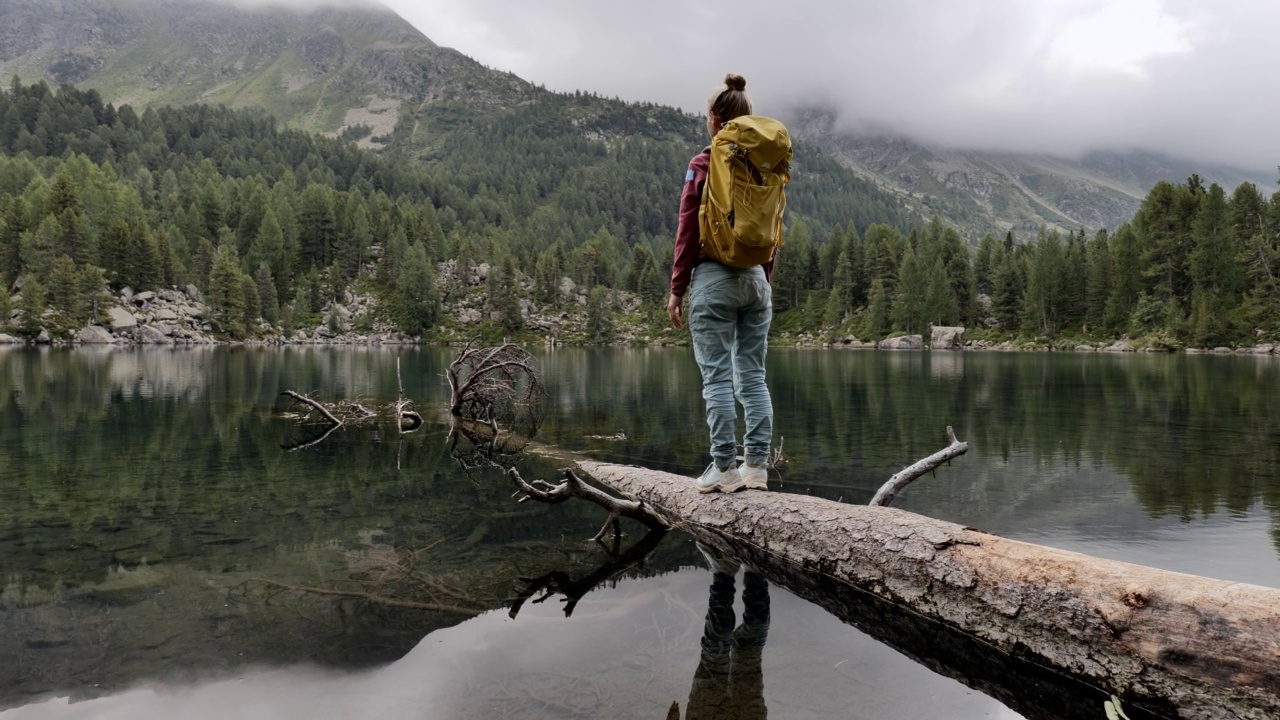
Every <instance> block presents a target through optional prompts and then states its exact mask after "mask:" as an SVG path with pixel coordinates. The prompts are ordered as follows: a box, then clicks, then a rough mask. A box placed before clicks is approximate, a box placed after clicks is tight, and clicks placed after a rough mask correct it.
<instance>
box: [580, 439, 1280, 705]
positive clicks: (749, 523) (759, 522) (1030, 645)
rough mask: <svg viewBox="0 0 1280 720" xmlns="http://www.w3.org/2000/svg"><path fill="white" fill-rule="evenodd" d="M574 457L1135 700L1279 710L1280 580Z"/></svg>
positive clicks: (762, 550)
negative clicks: (1231, 578) (1165, 566)
mask: <svg viewBox="0 0 1280 720" xmlns="http://www.w3.org/2000/svg"><path fill="white" fill-rule="evenodd" d="M575 464H576V466H577V468H578V469H579V470H581V471H582V472H585V473H586V474H588V475H590V476H591V477H593V478H594V479H596V480H597V481H598V482H600V483H602V484H604V485H606V486H608V487H610V488H612V489H613V490H615V491H617V492H619V493H621V494H623V495H625V496H627V497H629V498H632V499H635V500H637V501H643V502H644V504H645V506H646V507H647V509H648V510H650V511H651V512H652V513H654V514H655V515H657V516H659V517H660V518H662V519H663V520H664V521H665V522H666V523H667V524H669V525H670V526H672V527H675V528H680V529H685V530H688V531H690V532H692V533H694V534H695V535H697V536H702V537H706V536H715V537H718V538H721V540H722V542H723V543H724V545H725V547H726V548H727V549H728V550H729V551H730V552H731V553H732V554H734V555H736V556H739V559H741V560H743V561H745V562H755V563H757V564H761V563H762V558H766V559H768V558H771V559H774V560H776V561H778V562H781V563H786V564H789V565H790V566H793V567H794V568H798V569H799V571H800V575H801V576H802V577H803V576H806V575H808V576H812V577H813V578H820V579H824V580H826V581H830V582H834V583H838V584H842V585H847V586H849V587H851V588H854V589H856V590H858V591H861V592H865V593H868V594H869V595H871V596H874V597H875V598H878V599H879V600H882V601H884V602H887V603H890V604H891V605H892V606H894V607H897V608H900V609H903V610H906V611H909V612H911V613H915V614H918V615H920V616H922V617H923V618H927V619H929V620H931V621H936V622H939V623H942V624H943V625H945V626H947V627H950V628H954V629H955V630H957V631H959V632H960V633H963V634H964V635H966V636H969V637H971V638H974V639H975V640H976V641H979V642H981V643H985V644H988V645H990V646H991V647H992V648H994V649H995V650H996V651H998V652H1000V653H1003V654H1004V655H1007V656H1009V657H1011V658H1015V659H1018V660H1019V661H1021V662H1027V663H1031V664H1034V665H1038V666H1043V667H1046V668H1050V669H1052V670H1054V671H1056V672H1059V673H1062V674H1064V675H1066V676H1067V677H1069V678H1072V679H1074V680H1076V681H1079V682H1083V683H1086V684H1088V685H1089V686H1092V687H1094V688H1097V689H1099V690H1100V691H1102V692H1105V693H1114V694H1116V695H1118V696H1120V697H1121V698H1123V699H1124V701H1125V705H1126V707H1130V706H1138V707H1141V708H1144V709H1146V710H1147V711H1148V712H1150V713H1154V714H1155V715H1156V716H1164V717H1183V718H1195V719H1204V720H1209V719H1210V718H1212V719H1213V720H1218V719H1221V718H1248V719H1250V720H1262V719H1264V718H1276V717H1280V589H1274V588H1265V587H1259V586H1255V585H1247V584H1243V583H1232V582H1226V581H1221V580H1213V579H1209V578H1202V577H1196V576H1193V575H1185V574H1182V573H1174V572H1167V571H1162V570H1157V569H1153V568H1148V567H1144V566H1140V565H1134V564H1130V563H1123V562H1117V561H1112V560H1105V559H1101V558H1095V557H1090V556H1087V555H1081V554H1079V553H1073V552H1067V551H1063V550H1056V549H1053V548H1048V547H1043V546H1038V545H1032V544H1029V543H1024V542H1018V541H1015V540H1009V539H1006V538H1001V537H998V536H994V535H989V534H986V533H982V532H979V531H976V530H972V529H969V528H965V527H963V526H960V525H957V524H955V523H949V522H945V521H941V520H935V519H932V518H928V517H924V516H921V515H917V514H914V513H910V512H905V511H902V510H896V509H893V508H888V507H871V506H863V505H846V504H841V503H835V502H831V501H828V500H823V499H820V498H813V497H808V496H800V495H790V494H784V493H768V492H755V491H748V492H741V493H734V494H731V495H724V494H719V493H713V494H701V493H698V492H696V491H695V490H694V487H693V481H692V480H691V479H690V478H687V477H683V476H679V475H673V474H670V473H665V472H660V471H655V470H647V469H644V468H637V467H630V466H621V465H611V464H607V463H600V462H594V461H588V460H578V461H577V462H576V463H575ZM734 548H739V549H738V550H736V551H735V550H734ZM765 564H767V563H765ZM784 584H788V585H789V583H784ZM801 594H803V593H801ZM1098 716H1099V717H1102V716H1103V715H1102V713H1101V708H1099V715H1098ZM1063 717H1069V716H1066V715H1064V716H1063Z"/></svg>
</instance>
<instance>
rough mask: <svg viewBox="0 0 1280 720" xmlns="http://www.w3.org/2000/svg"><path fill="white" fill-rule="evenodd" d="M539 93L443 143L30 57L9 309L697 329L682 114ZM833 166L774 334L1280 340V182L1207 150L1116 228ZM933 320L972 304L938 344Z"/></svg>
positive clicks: (4, 208) (16, 333)
mask: <svg viewBox="0 0 1280 720" xmlns="http://www.w3.org/2000/svg"><path fill="white" fill-rule="evenodd" d="M563 100H564V101H565V102H568V98H567V97H566V98H564V99H563ZM531 112H532V111H531ZM539 112H542V113H544V114H543V115H537V116H536V117H534V116H530V117H528V118H523V117H517V116H513V117H504V118H503V119H501V120H500V121H494V122H491V123H480V124H478V125H475V126H468V125H466V124H465V123H464V124H462V125H459V126H457V127H456V128H455V129H452V130H450V131H449V132H448V133H447V138H448V140H449V142H446V143H445V144H444V145H442V149H441V150H440V151H439V153H438V154H436V155H423V154H421V153H414V152H410V148H408V147H407V146H406V147H405V148H399V149H400V150H402V151H404V152H403V153H397V152H386V153H374V152H371V151H367V150H362V149H360V148H358V147H357V146H355V145H354V144H352V143H351V142H348V141H343V140H341V139H338V138H326V137H322V136H319V135H314V134H309V133H305V132H300V131H296V130H282V129H280V128H278V127H277V126H276V123H275V122H274V120H272V119H271V118H269V117H266V116H263V115H262V114H261V113H255V112H251V111H233V110H227V109H226V108H212V107H209V106H201V105H193V106H188V107H185V108H177V109H175V108H160V109H152V108H148V109H146V110H145V111H143V112H142V113H141V114H139V113H137V112H135V111H134V110H133V109H132V108H131V107H130V106H128V105H122V106H121V107H120V108H118V109H117V108H116V107H114V106H112V105H111V104H108V103H105V102H103V100H102V98H101V96H100V95H99V94H98V93H97V92H96V91H93V90H79V89H76V88H74V87H71V86H63V87H61V88H59V89H58V90H57V91H53V90H51V89H50V88H49V87H48V86H46V85H45V84H44V83H38V84H35V85H23V84H22V83H21V82H20V81H18V80H17V79H15V80H14V82H13V84H12V85H11V87H10V88H9V89H8V91H7V92H0V288H3V289H7V290H8V291H7V292H4V291H0V333H6V334H7V337H8V338H9V339H10V341H14V340H16V339H18V338H21V339H22V341H32V342H36V343H41V342H47V343H55V342H57V343H62V342H72V343H75V342H80V343H105V344H113V343H124V344H154V345H166V344H175V343H184V344H206V343H219V342H228V343H234V342H256V343H319V342H323V343H332V342H343V343H345V342H379V343H391V342H397V343H400V342H423V343H449V342H463V341H466V340H469V339H470V338H472V337H475V336H480V337H481V339H483V340H484V341H494V340H499V339H504V338H505V339H510V340H512V341H515V342H524V343H527V344H530V345H538V344H544V345H545V344H564V345H600V346H610V345H680V344H687V342H688V339H687V335H685V334H683V333H681V332H677V331H675V330H673V329H671V328H670V326H669V323H668V322H667V321H666V319H665V313H664V312H663V306H664V304H665V300H666V294H667V290H668V281H667V278H668V277H669V276H670V271H671V263H672V253H673V247H672V242H671V238H672V237H673V235H674V227H672V223H673V221H674V215H675V213H674V207H673V205H672V203H674V192H673V190H672V188H671V187H670V186H669V183H667V182H665V181H664V180H662V178H663V177H664V176H665V174H666V173H668V172H669V171H670V169H671V168H672V167H681V166H682V163H683V162H684V160H685V159H686V158H687V157H688V153H687V149H688V148H687V147H686V146H687V145H688V137H687V135H682V134H680V133H678V132H674V131H672V133H674V134H672V133H668V134H665V135H661V136H660V137H659V136H653V137H649V136H646V137H643V138H642V137H638V136H634V132H635V131H634V129H632V128H631V126H630V125H624V126H619V127H616V128H613V129H612V130H611V132H612V135H609V134H608V133H606V135H609V136H610V137H613V136H616V137H618V138H624V139H626V140H625V141H621V140H620V141H618V142H606V141H604V140H601V139H598V138H594V136H592V137H587V138H584V137H583V135H582V132H581V130H580V129H579V128H577V127H575V126H573V125H572V124H571V123H570V124H566V123H565V121H564V118H563V117H562V116H561V114H559V113H557V112H555V110H554V108H550V109H547V108H544V109H543V110H541V111H539ZM535 119H536V120H538V121H539V122H537V123H533V124H529V123H526V122H525V121H526V120H527V121H529V122H530V123H532V121H533V120H535ZM688 120H689V123H690V127H689V128H686V130H689V131H692V130H693V129H694V128H693V125H694V124H695V123H694V121H695V120H696V119H695V118H688ZM601 122H603V121H601ZM515 131H519V132H518V133H517V134H519V138H518V140H517V139H512V133H513V132H515ZM396 149H397V148H394V147H393V148H391V150H393V151H394V150H396ZM814 157H815V158H820V157H821V155H820V153H817V154H815V155H814ZM402 158H403V159H402ZM549 159H554V161H555V163H557V167H556V168H555V171H554V172H552V171H550V170H549V169H548V168H547V162H548V161H549ZM841 172H843V171H840V170H838V169H837V168H834V167H833V168H828V169H827V170H824V171H823V172H813V171H811V172H810V173H809V174H807V175H805V176H804V177H801V178H797V181H796V183H794V184H793V187H794V188H795V193H794V195H795V196H796V198H795V200H796V202H795V203H793V204H792V205H793V207H794V212H791V209H792V207H790V206H789V214H788V227H787V228H786V231H785V234H784V235H785V237H784V246H783V248H782V250H781V252H780V254H779V256H778V258H777V261H776V264H775V267H774V273H773V278H772V281H773V287H774V309H775V313H776V315H775V319H774V326H773V332H772V336H771V339H770V342H771V343H772V344H773V345H774V346H775V347H784V346H799V347H820V346H833V347H846V348H853V347H879V348H895V349H916V348H918V347H922V346H924V345H929V346H930V347H932V348H934V349H938V348H939V347H948V348H966V349H999V350H1049V349H1052V350H1086V349H1092V350H1109V351H1125V350H1134V351H1149V352H1176V351H1185V350H1187V349H1188V348H1191V349H1192V350H1191V351H1192V352H1196V351H1206V352H1226V351H1228V350H1229V351H1236V350H1237V349H1240V348H1244V349H1245V350H1244V351H1245V352H1248V353H1250V354H1272V353H1273V352H1274V349H1275V345H1276V344H1277V343H1280V192H1277V193H1274V194H1272V195H1271V196H1269V197H1268V196H1266V195H1264V193H1263V192H1262V191H1261V190H1260V189H1259V188H1257V187H1255V186H1254V185H1252V184H1249V183H1244V184H1242V185H1240V186H1238V187H1236V188H1235V189H1234V190H1232V191H1231V192H1230V193H1229V194H1228V193H1227V191H1225V190H1224V189H1223V188H1221V187H1219V186H1218V185H1216V184H1214V185H1209V186H1207V187H1206V186H1205V184H1204V183H1203V181H1202V180H1201V179H1200V178H1199V177H1198V176H1195V175H1192V176H1191V177H1190V178H1188V179H1187V180H1186V182H1185V183H1180V184H1174V183H1169V182H1160V183H1158V184H1157V185H1156V186H1155V187H1154V188H1152V190H1151V192H1150V193H1149V195H1148V196H1147V198H1146V199H1145V200H1144V202H1143V204H1142V206H1141V208H1140V209H1139V211H1138V212H1137V214H1136V215H1135V216H1134V217H1133V219H1132V220H1131V221H1129V222H1126V223H1123V224H1122V225H1121V226H1120V227H1119V228H1116V229H1115V231H1114V232H1108V231H1107V230H1098V231H1097V232H1090V231H1086V229H1084V228H1078V229H1072V230H1065V229H1058V228H1041V229H1040V230H1039V232H1038V233H1035V234H1034V237H1017V238H1015V237H1014V234H1013V232H1012V231H1010V232H1006V233H1005V234H1004V237H1003V238H997V237H995V236H994V235H991V234H988V235H986V236H984V237H982V238H981V239H975V238H968V239H966V238H963V237H962V236H961V235H960V233H959V231H958V230H957V229H956V228H954V227H952V226H950V225H948V224H947V222H946V221H945V219H944V218H936V217H935V218H933V219H932V220H929V221H925V220H924V219H923V218H919V217H914V216H912V217H906V216H904V215H903V214H902V213H900V212H898V210H901V209H902V208H901V207H896V209H895V207H890V206H889V205H885V204H884V203H881V202H878V201H877V202H875V203H868V202H863V200H866V199H867V198H866V197H863V196H861V195H858V194H857V193H855V192H854V190H852V189H849V188H846V189H845V190H839V187H840V186H839V184H838V183H836V184H834V185H833V184H832V183H831V179H832V178H834V177H836V176H837V175H840V173H841ZM859 192H860V191H859ZM868 197H869V196H868ZM881 199H883V198H881ZM975 240H976V242H975ZM937 328H965V331H964V332H963V333H960V334H958V335H957V334H955V333H952V334H951V336H950V337H949V338H943V339H942V342H941V344H939V339H938V338H936V337H935V333H934V329H937ZM916 338H918V340H917V339H916ZM1197 349H1199V350H1197Z"/></svg>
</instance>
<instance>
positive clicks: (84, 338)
mask: <svg viewBox="0 0 1280 720" xmlns="http://www.w3.org/2000/svg"><path fill="white" fill-rule="evenodd" d="M115 341H116V337H115V336H114V335H112V334H111V331H109V330H107V329H106V328H104V327H102V326H101V325H87V326H85V327H83V328H80V332H78V333H76V337H75V342H78V343H82V344H85V345H111V344H113V343H115Z"/></svg>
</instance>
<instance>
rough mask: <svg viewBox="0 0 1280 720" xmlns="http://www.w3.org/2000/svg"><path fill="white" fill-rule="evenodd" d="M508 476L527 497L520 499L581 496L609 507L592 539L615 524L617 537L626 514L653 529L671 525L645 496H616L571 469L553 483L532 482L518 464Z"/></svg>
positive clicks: (553, 499)
mask: <svg viewBox="0 0 1280 720" xmlns="http://www.w3.org/2000/svg"><path fill="white" fill-rule="evenodd" d="M507 476H508V477H510V478H511V482H513V483H514V484H515V486H516V492H517V494H520V493H523V494H524V497H522V498H520V500H519V502H525V501H527V500H530V499H532V500H537V501H538V502H544V503H548V504H550V505H557V504H559V503H562V502H564V501H566V500H569V499H572V498H581V499H582V500H586V501H587V502H591V503H595V504H596V505H599V506H600V507H602V508H604V509H605V510H607V511H608V513H609V517H608V518H607V519H606V520H605V521H604V525H603V526H601V528H600V532H598V533H596V535H595V537H593V538H591V539H592V540H597V541H599V540H602V539H603V538H604V536H605V533H606V532H608V531H609V529H610V528H613V534H614V537H615V538H618V537H621V535H622V526H621V525H620V524H619V523H618V519H619V518H623V517H625V518H631V519H632V520H638V521H640V522H642V523H644V524H645V525H646V526H648V527H649V528H651V529H653V528H666V527H668V526H667V524H666V523H665V522H663V521H662V519H660V518H659V517H658V516H657V515H654V514H653V513H651V512H649V509H648V508H647V507H646V506H645V503H644V501H643V500H624V499H621V498H615V497H613V496H612V495H609V494H608V493H606V492H604V491H602V490H599V489H597V488H595V487H592V486H591V485H588V484H587V483H584V482H583V481H582V479H581V478H579V477H578V476H577V475H576V474H574V472H573V470H572V469H565V470H564V481H563V482H561V483H560V484H559V485H552V484H551V483H549V482H546V481H544V480H534V481H533V482H532V483H528V482H525V479H524V478H523V477H520V472H519V471H518V470H516V469H515V468H508V469H507Z"/></svg>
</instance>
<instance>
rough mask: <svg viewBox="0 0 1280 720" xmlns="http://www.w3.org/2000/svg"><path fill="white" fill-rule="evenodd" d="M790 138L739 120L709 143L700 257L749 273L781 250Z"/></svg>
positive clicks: (773, 125) (755, 118)
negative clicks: (709, 150)
mask: <svg viewBox="0 0 1280 720" xmlns="http://www.w3.org/2000/svg"><path fill="white" fill-rule="evenodd" d="M790 169H791V135H790V133H788V132H787V128H786V126H784V125H783V124H782V123H780V122H778V121H777V120H774V119H772V118H767V117H761V116H759V115H744V116H742V117H739V118H736V119H734V120H730V121H729V122H727V123H725V125H724V127H722V128H721V129H720V132H718V133H716V136H715V137H714V138H712V139H711V168H710V170H709V171H708V173H707V181H706V184H705V185H704V186H703V188H702V207H701V208H700V209H699V210H698V226H699V233H700V236H701V241H702V256H703V257H707V258H711V259H712V260H715V261H716V262H719V263H722V264H724V265H729V266H731V267H738V268H748V267H754V266H756V265H763V264H764V263H766V262H769V260H771V259H773V254H774V252H776V251H777V249H778V247H780V246H781V245H782V212H783V210H785V209H786V207H787V193H786V189H785V188H786V185H787V183H789V182H791V175H790V174H789V173H790Z"/></svg>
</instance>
